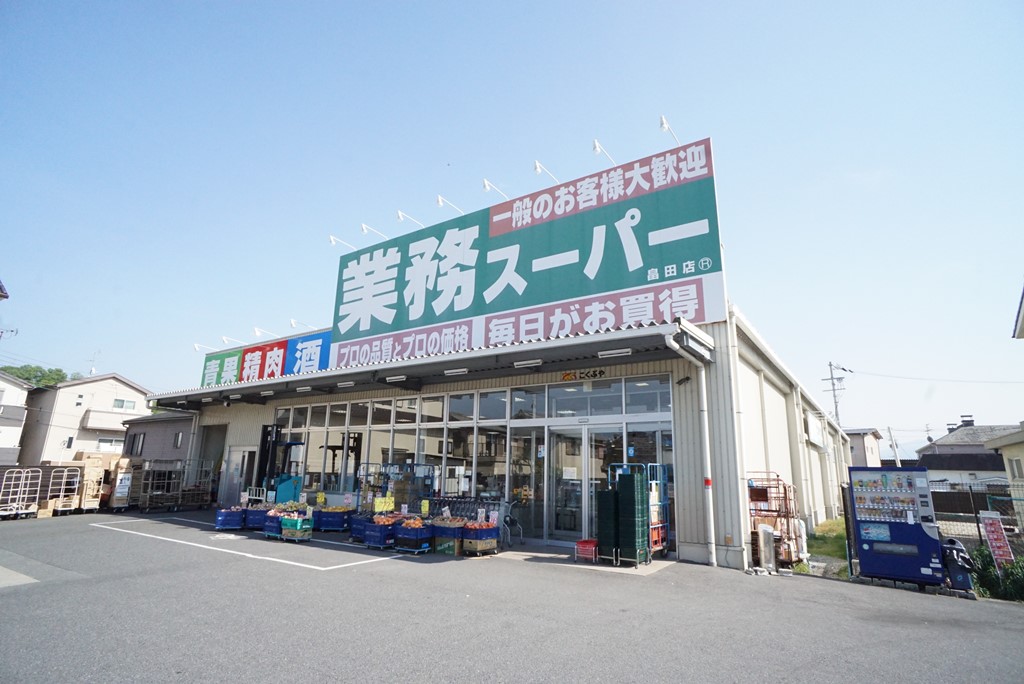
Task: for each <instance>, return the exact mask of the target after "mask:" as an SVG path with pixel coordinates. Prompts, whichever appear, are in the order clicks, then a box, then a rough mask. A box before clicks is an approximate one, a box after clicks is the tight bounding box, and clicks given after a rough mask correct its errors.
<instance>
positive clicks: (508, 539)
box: [500, 501, 526, 548]
mask: <svg viewBox="0 0 1024 684" xmlns="http://www.w3.org/2000/svg"><path fill="white" fill-rule="evenodd" d="M517 503H518V502H517V501H502V502H501V542H500V543H501V545H502V546H506V545H507V546H508V547H509V548H511V547H512V530H513V529H517V530H519V543H520V544H525V543H526V542H525V541H523V526H522V525H520V524H519V520H518V518H516V517H515V515H514V513H513V510H514V509H515V507H516V504H517Z"/></svg>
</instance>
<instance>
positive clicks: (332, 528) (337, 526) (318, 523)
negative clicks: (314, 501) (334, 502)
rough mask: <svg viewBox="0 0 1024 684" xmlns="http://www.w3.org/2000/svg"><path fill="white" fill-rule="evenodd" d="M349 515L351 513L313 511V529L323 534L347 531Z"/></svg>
mask: <svg viewBox="0 0 1024 684" xmlns="http://www.w3.org/2000/svg"><path fill="white" fill-rule="evenodd" d="M318 514H319V515H318ZM351 515H352V511H313V529H317V530H322V531H324V532H340V531H342V530H347V529H348V527H349V518H350V517H351Z"/></svg>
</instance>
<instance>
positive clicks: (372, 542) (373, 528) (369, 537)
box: [363, 523, 395, 547]
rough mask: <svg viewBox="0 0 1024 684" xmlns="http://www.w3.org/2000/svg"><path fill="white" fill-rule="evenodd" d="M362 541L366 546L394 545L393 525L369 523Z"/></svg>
mask: <svg viewBox="0 0 1024 684" xmlns="http://www.w3.org/2000/svg"><path fill="white" fill-rule="evenodd" d="M363 543H364V544H366V545H367V546H381V547H383V546H394V545H395V527H394V525H374V524H373V523H369V524H368V525H367V526H366V531H365V533H364V534H363Z"/></svg>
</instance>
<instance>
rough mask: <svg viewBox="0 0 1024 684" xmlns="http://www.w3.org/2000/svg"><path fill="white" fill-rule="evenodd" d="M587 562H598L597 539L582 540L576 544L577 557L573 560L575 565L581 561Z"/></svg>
mask: <svg viewBox="0 0 1024 684" xmlns="http://www.w3.org/2000/svg"><path fill="white" fill-rule="evenodd" d="M581 558H582V559H583V560H587V561H590V562H591V563H596V562H597V540H596V539H580V540H579V541H577V542H576V556H575V558H573V561H572V562H573V563H575V562H576V561H578V560H580V559H581Z"/></svg>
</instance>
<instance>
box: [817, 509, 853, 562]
mask: <svg viewBox="0 0 1024 684" xmlns="http://www.w3.org/2000/svg"><path fill="white" fill-rule="evenodd" d="M807 552H808V553H810V554H811V555H812V556H828V557H830V558H841V559H843V560H846V523H845V522H844V521H843V519H842V518H836V519H835V520H826V521H825V522H823V523H821V524H820V525H818V526H817V527H815V528H814V534H813V535H811V536H810V537H808V539H807Z"/></svg>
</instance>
